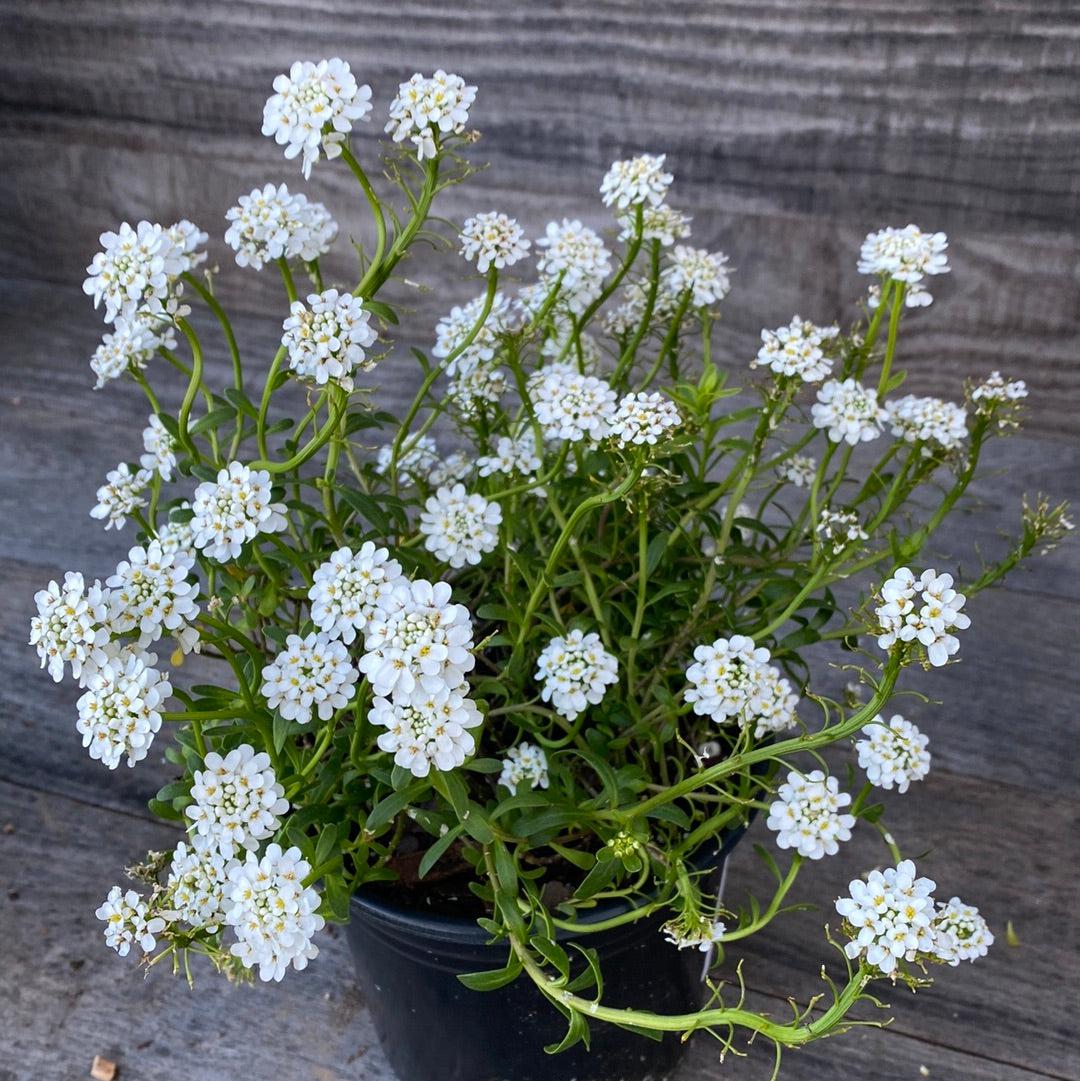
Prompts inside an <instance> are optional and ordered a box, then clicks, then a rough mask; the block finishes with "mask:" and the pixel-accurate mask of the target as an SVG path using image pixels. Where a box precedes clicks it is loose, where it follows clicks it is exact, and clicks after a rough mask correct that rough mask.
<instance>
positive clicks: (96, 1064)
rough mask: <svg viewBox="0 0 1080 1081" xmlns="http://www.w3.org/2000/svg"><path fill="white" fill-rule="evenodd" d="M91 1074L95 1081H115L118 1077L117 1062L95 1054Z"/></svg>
mask: <svg viewBox="0 0 1080 1081" xmlns="http://www.w3.org/2000/svg"><path fill="white" fill-rule="evenodd" d="M90 1076H91V1077H92V1078H93V1079H94V1081H113V1079H114V1078H115V1077H116V1063H115V1062H112V1061H110V1060H109V1059H107V1058H102V1057H101V1056H100V1055H95V1056H94V1061H93V1062H92V1063H91V1064H90Z"/></svg>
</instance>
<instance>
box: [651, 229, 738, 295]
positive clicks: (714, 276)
mask: <svg viewBox="0 0 1080 1081" xmlns="http://www.w3.org/2000/svg"><path fill="white" fill-rule="evenodd" d="M727 262H728V257H727V256H726V255H724V253H723V252H708V251H706V250H705V249H704V248H691V247H688V246H686V245H685V244H678V245H676V247H675V250H674V251H673V252H672V253H671V255H669V256H668V266H667V267H666V268H665V269H664V270H663V271H662V272H661V275H660V287H661V289H663V290H664V291H665V292H666V293H668V294H669V295H670V296H672V297H679V298H681V297H682V295H683V294H684V293H686V292H687V291H689V294H690V301H689V303H690V306H691V307H693V308H704V307H707V306H708V305H710V304H717V303H719V302H720V301H721V300H723V299H724V297H726V296H727V295H728V292H729V291H730V289H731V277H730V275H729V273H728V268H727Z"/></svg>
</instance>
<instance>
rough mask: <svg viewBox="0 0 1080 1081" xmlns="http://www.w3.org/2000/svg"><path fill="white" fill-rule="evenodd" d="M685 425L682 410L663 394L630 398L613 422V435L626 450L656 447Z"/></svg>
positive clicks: (642, 392)
mask: <svg viewBox="0 0 1080 1081" xmlns="http://www.w3.org/2000/svg"><path fill="white" fill-rule="evenodd" d="M681 423H682V417H681V416H680V415H679V408H678V406H677V405H676V404H675V403H674V402H673V401H672V400H671V399H670V398H667V397H665V396H664V395H663V394H661V393H660V392H659V391H653V392H652V393H651V394H647V393H645V392H644V391H639V392H638V393H636V394H627V395H626V397H624V398H623V399H622V401H620V402H619V408H618V409H617V410H616V411H615V414H614V416H613V417H612V418H611V435H612V437H613V438H614V439H615V440H617V441H618V442H619V443H620V444H621V445H622V446H624V447H625V446H629V445H631V444H633V445H637V446H642V445H643V444H646V443H648V444H649V445H650V446H655V445H656V443H658V442H659V441H660V440H661V439H664V438H665V437H666V436H667V435H669V434H670V432H671V431H672V430H673V429H675V428H677V427H678V426H679V425H680V424H681Z"/></svg>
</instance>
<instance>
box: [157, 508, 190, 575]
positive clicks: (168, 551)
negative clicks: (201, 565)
mask: <svg viewBox="0 0 1080 1081" xmlns="http://www.w3.org/2000/svg"><path fill="white" fill-rule="evenodd" d="M180 510H182V511H185V512H190V510H191V504H190V503H183V504H181V506H180ZM157 542H158V544H160V545H161V554H162V555H166V556H168V555H182V556H186V557H187V558H188V559H189V560H191V562H192V563H194V562H195V533H194V530H193V529H192V527H191V521H190V519H189V520H188V521H185V522H181V521H178V520H177V519H175V518H169V519H167V520H166V521H164V522H159V523H158V527H157Z"/></svg>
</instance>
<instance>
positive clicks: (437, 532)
mask: <svg viewBox="0 0 1080 1081" xmlns="http://www.w3.org/2000/svg"><path fill="white" fill-rule="evenodd" d="M501 523H502V508H501V507H500V506H499V504H498V503H495V502H491V501H489V500H487V499H485V498H484V497H483V496H482V495H479V494H478V493H476V492H473V493H472V494H470V493H468V492H466V491H465V486H464V485H463V484H455V485H454V487H453V488H440V489H439V490H438V491H437V492H436V493H435V494H434V495H433V496H430V497H429V498H428V500H427V502H426V503H425V504H424V510H423V511H422V512H421V514H420V532H421V534H422V535H423V537H424V547H425V548H426V549H427V550H428V551H429V552H433V553H434V555H435V558H436V559H441V560H442V561H443V562H444V563H449V564H450V566H451V567H454V568H457V567H464V566H465V564H466V563H468V564H470V565H473V566H475V565H476V564H477V563H479V562H480V558H481V557H482V556H483V555H484V554H485V553H487V552H493V551H494V550H495V546H496V545H497V544H498V543H499V525H500V524H501Z"/></svg>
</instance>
